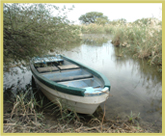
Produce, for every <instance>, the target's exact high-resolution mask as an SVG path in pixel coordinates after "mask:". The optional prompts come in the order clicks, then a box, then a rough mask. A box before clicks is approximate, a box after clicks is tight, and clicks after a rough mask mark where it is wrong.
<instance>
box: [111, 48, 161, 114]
mask: <svg viewBox="0 0 165 136" xmlns="http://www.w3.org/2000/svg"><path fill="white" fill-rule="evenodd" d="M119 55H121V56H119ZM112 56H113V59H114V63H115V65H116V67H117V68H121V67H123V66H124V67H126V66H130V67H129V68H130V69H131V75H132V76H137V79H138V78H139V81H138V82H137V85H135V87H134V88H132V89H137V91H138V89H143V91H145V93H146V94H147V95H148V96H147V97H149V101H150V103H151V108H150V109H149V110H148V111H147V112H148V113H153V112H159V113H160V115H161V114H162V80H161V79H162V75H161V73H159V72H158V71H157V67H156V66H150V65H148V64H147V60H141V59H137V58H133V57H132V54H131V53H130V54H128V53H127V54H124V51H123V49H122V48H117V47H114V54H113V55H112ZM138 86H139V88H138Z"/></svg>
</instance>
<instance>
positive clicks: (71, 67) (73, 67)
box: [58, 64, 79, 70]
mask: <svg viewBox="0 0 165 136" xmlns="http://www.w3.org/2000/svg"><path fill="white" fill-rule="evenodd" d="M58 67H59V68H60V69H61V70H67V69H77V68H79V66H77V65H74V64H71V65H61V66H60V65H59V66H58Z"/></svg>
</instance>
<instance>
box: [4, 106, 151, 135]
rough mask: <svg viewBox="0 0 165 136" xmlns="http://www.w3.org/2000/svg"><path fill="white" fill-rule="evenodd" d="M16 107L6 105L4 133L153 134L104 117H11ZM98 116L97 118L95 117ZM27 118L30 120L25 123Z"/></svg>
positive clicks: (47, 115)
mask: <svg viewBox="0 0 165 136" xmlns="http://www.w3.org/2000/svg"><path fill="white" fill-rule="evenodd" d="M13 108H14V107H12V104H9V103H8V104H7V103H4V115H3V116H4V121H3V132H4V133H152V131H151V130H146V129H143V128H141V127H140V126H139V125H138V124H136V123H133V122H131V121H129V119H126V120H121V119H120V118H114V119H113V120H106V119H105V118H104V115H103V114H101V115H99V116H98V115H96V114H97V113H95V115H93V116H88V115H80V114H79V115H78V116H79V118H76V119H73V120H72V121H71V122H70V123H68V120H67V119H65V120H59V118H58V117H57V116H56V113H52V112H51V111H49V110H47V112H41V113H40V115H42V117H40V119H39V118H38V119H37V120H35V118H36V115H35V114H29V115H28V116H25V115H23V113H22V115H21V114H19V115H14V116H12V117H11V113H10V111H12V109H13ZM95 116H97V117H95ZM25 117H26V118H29V119H30V120H28V121H25Z"/></svg>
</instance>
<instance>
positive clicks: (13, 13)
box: [3, 4, 80, 65]
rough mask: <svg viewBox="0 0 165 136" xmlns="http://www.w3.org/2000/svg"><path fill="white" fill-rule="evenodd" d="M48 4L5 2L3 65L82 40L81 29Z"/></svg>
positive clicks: (18, 61) (56, 8)
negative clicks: (54, 12) (56, 12)
mask: <svg viewBox="0 0 165 136" xmlns="http://www.w3.org/2000/svg"><path fill="white" fill-rule="evenodd" d="M55 10H56V11H58V10H59V8H58V7H56V6H54V5H47V4H4V8H3V17H4V19H3V23H4V27H3V46H4V48H3V49H4V50H3V51H4V53H3V55H4V64H6V65H7V64H9V63H10V64H11V63H12V62H13V63H16V62H17V63H20V62H22V61H25V60H29V59H30V58H31V57H33V56H36V55H41V54H44V53H45V52H48V50H50V49H56V48H58V47H60V48H61V47H62V45H65V44H67V43H70V42H76V41H77V40H78V39H79V36H78V35H79V32H80V31H79V29H78V27H77V26H74V25H72V24H71V23H70V21H69V20H67V18H66V16H61V15H60V16H53V15H52V13H51V12H52V11H55Z"/></svg>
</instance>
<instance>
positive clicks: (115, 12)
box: [55, 3, 162, 24]
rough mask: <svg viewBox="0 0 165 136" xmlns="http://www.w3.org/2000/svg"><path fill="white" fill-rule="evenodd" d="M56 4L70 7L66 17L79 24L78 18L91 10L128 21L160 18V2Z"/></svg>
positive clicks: (114, 18) (113, 18) (110, 17)
mask: <svg viewBox="0 0 165 136" xmlns="http://www.w3.org/2000/svg"><path fill="white" fill-rule="evenodd" d="M55 5H56V6H59V7H63V6H64V5H65V6H66V8H69V7H72V5H74V7H75V8H74V9H73V10H72V11H70V12H69V13H68V14H67V15H68V19H69V20H72V21H75V23H76V24H79V20H78V18H79V17H80V16H81V15H83V14H85V13H87V12H91V11H96V12H102V13H103V14H104V15H105V16H108V18H109V19H110V20H111V21H112V20H117V19H121V18H125V19H126V20H127V21H128V22H132V21H135V20H137V19H141V18H148V17H156V18H158V19H160V20H161V18H162V4H161V3H59V4H55Z"/></svg>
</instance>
